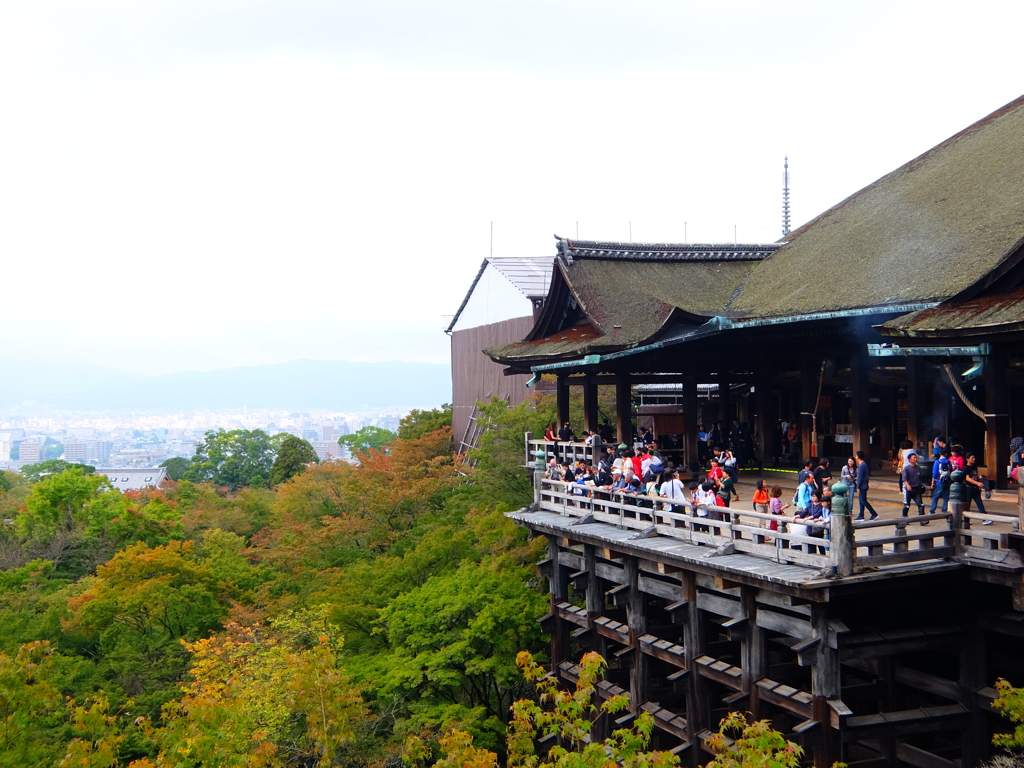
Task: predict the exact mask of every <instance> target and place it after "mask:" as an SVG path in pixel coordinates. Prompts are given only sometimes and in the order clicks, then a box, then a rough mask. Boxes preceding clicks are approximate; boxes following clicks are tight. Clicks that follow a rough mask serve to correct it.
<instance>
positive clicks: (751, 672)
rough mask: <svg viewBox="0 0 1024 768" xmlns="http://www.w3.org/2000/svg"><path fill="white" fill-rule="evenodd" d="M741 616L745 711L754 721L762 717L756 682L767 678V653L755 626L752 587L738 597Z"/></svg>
mask: <svg viewBox="0 0 1024 768" xmlns="http://www.w3.org/2000/svg"><path fill="white" fill-rule="evenodd" d="M740 601H741V602H742V605H743V614H744V616H745V617H746V620H747V622H746V626H745V627H744V635H743V642H742V643H741V646H740V657H741V659H742V668H743V678H742V685H743V692H744V693H745V694H746V695H747V707H746V708H747V709H748V710H749V711H750V713H751V715H753V719H754V720H760V719H761V718H762V717H763V714H762V713H761V703H760V701H759V699H758V695H757V694H758V688H757V681H758V680H760V679H761V678H763V677H766V676H767V671H768V652H767V645H766V643H765V637H764V630H763V629H762V628H761V627H759V626H757V590H756V589H755V588H754V587H743V590H742V593H741V595H740Z"/></svg>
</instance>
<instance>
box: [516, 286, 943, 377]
mask: <svg viewBox="0 0 1024 768" xmlns="http://www.w3.org/2000/svg"><path fill="white" fill-rule="evenodd" d="M938 304H939V302H937V301H929V302H919V303H916V304H893V305H889V306H885V307H862V308H860V309H842V310H837V311H835V312H812V313H811V314H808V315H782V316H779V317H765V318H760V319H757V320H730V319H729V318H727V317H721V316H719V315H716V316H715V317H712V318H711V319H710V320H708V321H707V322H706V323H704V325H702V326H700V327H699V328H697V329H696V330H695V331H693V332H692V333H688V334H686V335H684V336H680V337H678V338H674V339H666V340H664V341H655V342H653V343H651V344H644V345H643V346H639V347H634V348H633V349H623V350H619V351H618V352H609V353H608V354H607V355H587V356H586V357H584V358H583V359H582V360H566V361H563V362H560V363H549V364H547V365H535V366H531V368H530V370H531V371H533V372H534V373H535V374H541V373H547V372H548V371H558V370H565V369H571V368H580V367H583V366H587V365H598V364H600V363H603V362H605V361H607V360H617V359H618V358H620V357H630V356H632V355H639V354H643V353H644V352H651V351H653V350H656V349H664V348H665V347H670V346H673V345H675V344H682V343H683V342H685V341H693V340H695V339H700V338H703V337H705V336H711V335H714V334H716V333H720V332H721V331H724V330H740V329H743V328H758V327H764V326H770V325H785V324H787V323H802V322H812V321H815V320H833V319H840V318H844V317H864V316H866V315H877V314H900V315H902V314H906V313H907V312H918V311H920V310H922V309H931V308H932V307H935V306H937V305H938ZM595 358H596V359H595Z"/></svg>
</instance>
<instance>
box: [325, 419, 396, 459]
mask: <svg viewBox="0 0 1024 768" xmlns="http://www.w3.org/2000/svg"><path fill="white" fill-rule="evenodd" d="M394 439H395V433H394V432H392V431H391V430H389V429H381V428H380V427H374V426H369V427H363V428H362V429H360V430H357V431H355V432H353V433H352V434H351V435H342V436H341V437H339V438H338V445H343V446H345V447H346V448H348V452H349V453H350V454H351V455H352V456H356V457H359V458H360V459H362V458H363V456H364V455H365V454H366V453H367V451H379V450H381V449H383V448H384V447H385V446H386V445H387V444H388V443H390V442H391V441H392V440H394Z"/></svg>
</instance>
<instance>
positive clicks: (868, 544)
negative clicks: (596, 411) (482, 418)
mask: <svg viewBox="0 0 1024 768" xmlns="http://www.w3.org/2000/svg"><path fill="white" fill-rule="evenodd" d="M537 501H538V508H539V509H541V510H543V511H546V512H554V513H556V514H559V515H562V516H565V517H573V518H576V521H575V522H574V524H583V523H586V522H601V523H610V524H612V525H615V526H618V527H619V528H630V529H634V530H636V532H637V533H636V537H637V538H641V537H648V536H653V535H659V536H668V537H671V538H675V539H679V540H680V541H683V542H686V543H689V544H701V545H706V546H709V547H712V548H719V547H721V548H723V549H722V551H723V552H727V551H729V552H741V553H746V554H750V555H754V556H757V557H763V558H765V559H766V560H771V561H773V562H776V563H792V564H795V565H804V566H812V567H819V568H822V569H823V570H825V569H828V570H830V571H834V572H836V573H838V574H840V575H849V574H851V573H853V572H855V571H856V570H858V569H863V568H866V567H873V568H882V567H888V566H897V565H902V564H907V563H914V562H921V561H926V560H944V559H951V558H958V559H966V560H974V561H982V562H992V563H1001V564H1004V565H1009V566H1017V565H1020V558H1019V555H1018V554H1017V551H1016V550H1015V549H1014V548H1013V547H1012V546H1011V545H1010V542H1009V538H1010V536H1011V534H1008V533H1005V532H1003V533H1000V532H998V531H992V532H990V531H988V530H986V529H984V528H982V527H981V524H982V523H983V522H984V521H985V520H989V519H992V520H996V521H1001V522H1006V517H1005V516H1001V515H981V514H978V513H974V512H960V511H957V510H954V511H952V512H947V513H942V514H933V515H915V516H911V517H898V518H889V519H884V518H880V519H878V520H871V521H865V522H854V521H853V520H852V518H851V517H850V516H849V515H842V516H840V515H833V517H832V520H831V523H830V525H829V526H828V528H827V529H826V531H825V538H819V537H816V536H810V535H807V529H806V528H805V526H804V525H802V524H799V523H794V522H793V518H792V517H789V516H774V515H770V514H762V513H759V512H754V511H753V510H748V509H741V508H738V507H718V506H704V505H700V506H695V505H693V504H691V503H689V502H677V501H673V502H671V503H669V502H668V500H666V499H664V498H662V497H656V496H648V495H644V494H640V495H637V494H629V493H621V492H614V493H612V492H603V491H597V490H594V489H592V488H588V487H586V486H581V485H579V484H575V483H564V482H561V481H558V480H543V479H542V480H540V481H539V483H538V489H537ZM954 506H956V505H954ZM772 522H775V523H776V524H777V528H778V529H779V530H771V528H770V526H771V523H772ZM1016 522H1017V521H1016V520H1014V521H1013V529H1014V530H1016V527H1017V526H1016ZM844 540H845V546H844V545H843V541H844Z"/></svg>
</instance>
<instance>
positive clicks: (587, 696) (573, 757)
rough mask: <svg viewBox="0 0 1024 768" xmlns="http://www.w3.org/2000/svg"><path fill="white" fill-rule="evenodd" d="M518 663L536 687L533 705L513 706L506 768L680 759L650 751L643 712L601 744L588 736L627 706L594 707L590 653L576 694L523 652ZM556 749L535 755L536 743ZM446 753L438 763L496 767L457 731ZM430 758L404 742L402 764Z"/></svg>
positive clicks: (625, 702)
mask: <svg viewBox="0 0 1024 768" xmlns="http://www.w3.org/2000/svg"><path fill="white" fill-rule="evenodd" d="M516 663H517V664H518V665H519V668H520V669H521V670H522V672H523V676H524V677H525V678H526V681H527V682H528V683H531V684H532V685H533V686H535V688H536V699H537V701H534V700H530V699H522V700H520V701H517V702H516V703H515V704H514V705H513V707H512V710H513V715H512V722H511V723H510V724H509V728H508V766H509V768H605V766H623V768H671V767H672V766H675V765H678V764H679V758H678V757H677V756H676V755H673V754H672V753H671V752H649V751H647V746H648V745H649V744H650V741H651V732H652V731H653V729H654V717H653V716H652V715H651V714H650V713H649V712H641V713H640V714H639V716H638V717H637V718H636V721H635V724H634V725H633V726H632V727H630V728H619V729H617V730H614V731H612V734H611V736H609V737H608V738H607V739H605V740H603V741H598V740H596V739H593V738H591V732H592V730H593V726H594V723H596V722H597V721H598V719H600V718H611V717H613V716H614V715H616V714H618V713H620V712H623V711H624V710H626V709H627V708H628V707H629V698H628V697H626V696H613V697H611V698H609V699H605V700H603V701H601V703H600V704H595V703H594V702H595V699H596V698H597V697H596V695H595V693H596V687H597V683H598V681H599V680H600V678H601V675H602V674H603V673H604V670H605V668H606V664H605V661H604V659H603V658H601V656H600V655H598V654H596V653H588V654H586V655H584V657H583V658H582V659H581V661H580V676H579V679H578V680H577V682H576V690H574V691H566V690H562V689H561V688H560V687H559V685H558V680H557V678H556V677H555V676H554V675H551V674H549V673H548V671H547V670H546V669H544V667H542V666H541V665H540V664H538V663H537V662H536V661H534V659H533V657H532V656H531V655H530V654H529V653H526V652H525V651H524V652H522V653H520V654H519V655H518V657H517V658H516ZM552 736H557V737H558V738H557V739H554V746H552V747H550V748H548V750H547V752H546V753H545V754H542V755H538V754H537V744H538V741H539V740H543V741H545V742H549V741H550V738H549V737H552ZM441 746H442V748H443V749H444V750H445V754H444V755H443V757H442V761H441V763H439V765H445V766H452V767H454V766H464V767H472V768H489V766H492V765H494V764H495V762H496V761H495V759H494V756H493V755H490V754H489V753H488V752H487V751H486V750H481V749H478V748H475V747H473V746H472V745H471V744H470V742H469V739H468V738H467V736H466V734H464V733H461V732H459V731H455V732H453V733H451V734H449V735H448V737H447V739H446V740H444V741H443V742H442V744H441ZM427 754H428V752H427V750H426V749H425V748H424V745H423V742H422V741H420V740H419V739H417V738H411V739H409V740H407V742H406V763H407V764H411V765H412V766H418V765H421V764H422V763H423V762H424V761H423V758H424V757H425V756H426V755H427Z"/></svg>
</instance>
